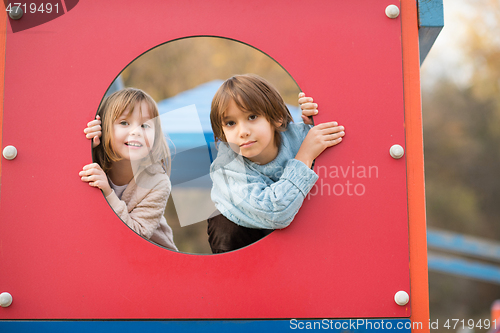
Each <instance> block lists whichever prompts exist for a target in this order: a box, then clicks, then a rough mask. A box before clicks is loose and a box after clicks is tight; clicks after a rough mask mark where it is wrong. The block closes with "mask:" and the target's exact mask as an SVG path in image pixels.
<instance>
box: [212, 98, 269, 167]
mask: <svg viewBox="0 0 500 333" xmlns="http://www.w3.org/2000/svg"><path fill="white" fill-rule="evenodd" d="M222 124H223V125H222V130H223V131H224V135H225V137H226V140H227V142H228V143H229V146H230V147H231V149H232V150H233V151H234V152H235V153H237V154H240V155H242V156H244V157H246V158H248V159H249V160H250V161H252V162H255V163H257V164H267V163H269V162H271V161H272V160H274V159H275V158H276V156H278V147H276V144H275V141H274V127H273V126H272V125H271V123H270V122H269V121H268V120H267V119H266V117H264V116H259V115H257V114H255V113H252V112H246V111H243V110H241V109H240V108H238V106H237V105H236V103H235V102H234V101H233V100H232V101H231V102H230V103H229V107H228V109H227V111H226V112H225V113H224V116H223V118H222Z"/></svg>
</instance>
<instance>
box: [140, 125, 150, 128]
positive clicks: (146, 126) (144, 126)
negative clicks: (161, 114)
mask: <svg viewBox="0 0 500 333" xmlns="http://www.w3.org/2000/svg"><path fill="white" fill-rule="evenodd" d="M141 127H142V128H151V126H150V125H149V124H142V126H141Z"/></svg>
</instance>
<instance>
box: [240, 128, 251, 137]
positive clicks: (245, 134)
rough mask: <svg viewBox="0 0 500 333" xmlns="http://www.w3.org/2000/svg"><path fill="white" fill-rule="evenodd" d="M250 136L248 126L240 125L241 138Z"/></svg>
mask: <svg viewBox="0 0 500 333" xmlns="http://www.w3.org/2000/svg"><path fill="white" fill-rule="evenodd" d="M248 135H250V128H249V127H248V126H246V125H240V137H242V138H243V137H245V136H248Z"/></svg>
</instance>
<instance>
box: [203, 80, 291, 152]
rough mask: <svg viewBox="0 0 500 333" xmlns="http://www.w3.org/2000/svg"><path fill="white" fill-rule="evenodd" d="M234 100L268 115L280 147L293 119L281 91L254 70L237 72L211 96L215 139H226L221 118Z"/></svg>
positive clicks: (250, 109) (262, 114) (257, 112)
mask: <svg viewBox="0 0 500 333" xmlns="http://www.w3.org/2000/svg"><path fill="white" fill-rule="evenodd" d="M231 100H233V101H234V102H235V103H236V105H237V106H238V108H240V109H241V110H242V111H249V112H250V111H251V112H252V113H255V114H257V115H259V116H264V117H266V119H267V121H269V123H270V124H271V126H273V127H274V142H275V143H276V146H278V147H279V145H280V143H281V136H280V132H283V131H285V130H286V128H287V126H288V123H290V122H292V121H293V118H292V115H291V114H290V111H289V110H288V108H287V107H286V105H285V102H284V101H283V98H282V97H281V95H280V94H279V92H278V91H277V90H276V89H275V88H274V87H273V86H272V85H271V84H270V83H269V82H267V81H266V80H264V79H263V78H261V77H260V76H258V75H255V74H244V75H235V76H233V77H231V78H229V79H227V80H226V81H224V83H223V84H222V86H220V88H219V90H217V92H216V93H215V96H214V98H213V99H212V108H211V110H210V122H211V124H212V130H213V132H214V138H215V142H218V141H222V142H227V140H226V136H225V135H224V131H223V122H222V118H223V117H224V113H225V112H226V111H227V109H228V106H229V103H230V102H231Z"/></svg>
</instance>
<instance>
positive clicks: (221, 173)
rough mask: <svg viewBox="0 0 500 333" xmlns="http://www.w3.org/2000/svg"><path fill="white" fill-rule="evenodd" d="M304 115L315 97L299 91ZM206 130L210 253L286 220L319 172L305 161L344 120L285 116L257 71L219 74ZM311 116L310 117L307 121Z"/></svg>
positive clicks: (337, 138) (333, 141)
mask: <svg viewBox="0 0 500 333" xmlns="http://www.w3.org/2000/svg"><path fill="white" fill-rule="evenodd" d="M299 97H300V100H299V102H300V103H301V104H303V105H301V107H302V108H303V109H304V112H303V115H304V118H303V119H305V120H308V119H307V117H306V116H308V115H310V113H312V114H316V113H317V110H316V107H317V104H314V103H312V99H311V98H308V97H305V95H303V94H300V95H299ZM210 120H211V123H212V130H213V132H214V136H215V140H216V142H219V143H220V144H219V145H218V149H219V151H218V154H217V158H216V159H215V160H214V162H213V163H212V166H211V167H210V176H211V178H212V181H213V187H212V194H211V196H212V201H213V202H214V203H215V206H216V208H217V209H218V212H216V214H215V215H214V216H212V217H210V218H209V219H208V234H209V243H210V246H211V248H212V252H213V253H221V252H227V251H231V250H235V249H238V248H241V247H243V246H246V245H249V244H251V243H253V242H255V241H257V240H258V239H260V238H262V237H263V236H265V235H267V234H269V232H270V231H271V230H273V229H282V228H286V227H287V226H288V225H289V224H290V223H291V222H292V220H293V218H294V217H295V215H296V214H297V212H298V211H299V209H300V207H301V205H302V202H303V201H304V198H305V197H306V195H307V193H308V192H309V191H310V190H311V188H312V187H313V185H314V183H315V182H316V180H317V179H318V176H317V175H316V173H315V172H314V171H313V170H311V166H312V163H313V161H314V159H315V158H316V157H318V155H320V154H321V153H322V152H323V151H324V150H325V149H326V148H328V147H332V146H335V145H337V144H339V143H340V142H341V141H342V137H343V136H344V127H343V126H338V124H337V123H336V122H329V123H323V124H319V125H317V126H314V127H312V128H311V127H310V126H309V125H306V124H294V123H292V117H291V115H290V112H289V111H288V109H287V107H286V105H285V103H284V101H283V99H282V98H281V96H280V94H279V93H278V92H277V91H276V89H275V88H274V87H272V86H271V85H270V84H269V83H268V82H267V81H265V80H264V79H262V78H261V77H258V76H256V75H250V74H247V75H237V76H233V77H232V78H230V79H228V80H226V81H225V82H224V83H223V84H222V86H221V87H220V88H219V90H218V91H217V93H216V94H215V96H214V98H213V100H212V109H211V112H210ZM308 122H309V123H311V121H308Z"/></svg>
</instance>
